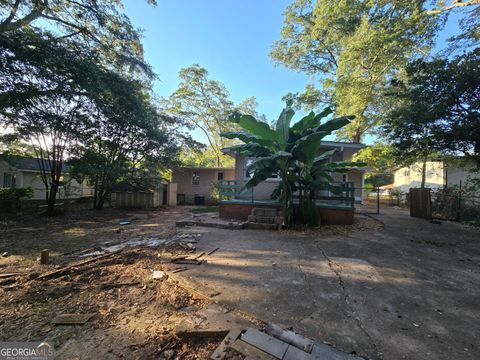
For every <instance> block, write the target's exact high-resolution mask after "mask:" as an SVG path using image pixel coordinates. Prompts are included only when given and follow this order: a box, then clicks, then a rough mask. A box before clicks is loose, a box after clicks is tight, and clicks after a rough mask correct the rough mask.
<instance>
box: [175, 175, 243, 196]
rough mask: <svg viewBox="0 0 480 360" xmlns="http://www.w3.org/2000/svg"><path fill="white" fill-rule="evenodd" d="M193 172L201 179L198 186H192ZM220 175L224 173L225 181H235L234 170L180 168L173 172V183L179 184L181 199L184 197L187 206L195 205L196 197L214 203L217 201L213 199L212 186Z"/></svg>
mask: <svg viewBox="0 0 480 360" xmlns="http://www.w3.org/2000/svg"><path fill="white" fill-rule="evenodd" d="M193 172H196V173H197V174H198V175H199V177H200V179H199V184H198V185H193V184H192V177H193ZM218 173H223V179H224V180H235V170H234V169H190V168H179V169H174V170H173V173H172V183H175V184H177V194H178V196H179V199H180V198H181V197H183V196H184V197H185V202H186V203H187V204H193V199H194V197H195V195H198V196H203V197H205V201H206V202H207V203H213V202H215V201H216V200H215V199H214V198H213V197H212V184H215V183H217V181H218Z"/></svg>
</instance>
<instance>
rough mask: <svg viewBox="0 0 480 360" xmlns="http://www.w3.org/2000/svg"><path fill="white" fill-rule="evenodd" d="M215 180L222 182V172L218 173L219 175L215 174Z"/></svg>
mask: <svg viewBox="0 0 480 360" xmlns="http://www.w3.org/2000/svg"><path fill="white" fill-rule="evenodd" d="M217 180H218V181H222V180H223V172H219V173H218V174H217Z"/></svg>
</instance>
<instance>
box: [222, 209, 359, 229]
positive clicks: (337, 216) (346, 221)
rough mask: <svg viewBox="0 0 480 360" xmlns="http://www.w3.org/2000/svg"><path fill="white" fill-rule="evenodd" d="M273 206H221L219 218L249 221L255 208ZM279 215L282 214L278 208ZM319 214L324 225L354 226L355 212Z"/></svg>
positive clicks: (323, 211) (326, 210) (320, 212)
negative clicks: (249, 216)
mask: <svg viewBox="0 0 480 360" xmlns="http://www.w3.org/2000/svg"><path fill="white" fill-rule="evenodd" d="M271 207H273V206H272V205H254V204H220V206H219V216H220V218H221V219H225V220H230V219H231V220H240V221H247V219H248V215H250V214H251V212H252V209H253V208H271ZM278 209H279V213H280V212H281V209H280V207H278ZM318 214H319V216H320V220H321V222H322V225H352V224H353V210H341V209H324V208H318Z"/></svg>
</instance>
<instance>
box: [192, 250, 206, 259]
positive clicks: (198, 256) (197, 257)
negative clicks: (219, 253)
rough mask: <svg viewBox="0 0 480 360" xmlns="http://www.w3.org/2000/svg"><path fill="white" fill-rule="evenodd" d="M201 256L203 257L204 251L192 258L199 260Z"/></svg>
mask: <svg viewBox="0 0 480 360" xmlns="http://www.w3.org/2000/svg"><path fill="white" fill-rule="evenodd" d="M203 255H205V251H202V252H201V253H200V254H198V255H197V256H195V257H194V259H195V260H196V259H200V258H201V257H202V256H203Z"/></svg>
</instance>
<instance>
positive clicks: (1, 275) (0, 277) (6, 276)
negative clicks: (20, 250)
mask: <svg viewBox="0 0 480 360" xmlns="http://www.w3.org/2000/svg"><path fill="white" fill-rule="evenodd" d="M22 274H23V273H18V272H17V273H8V274H0V279H5V278H9V277H12V276H18V275H22Z"/></svg>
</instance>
